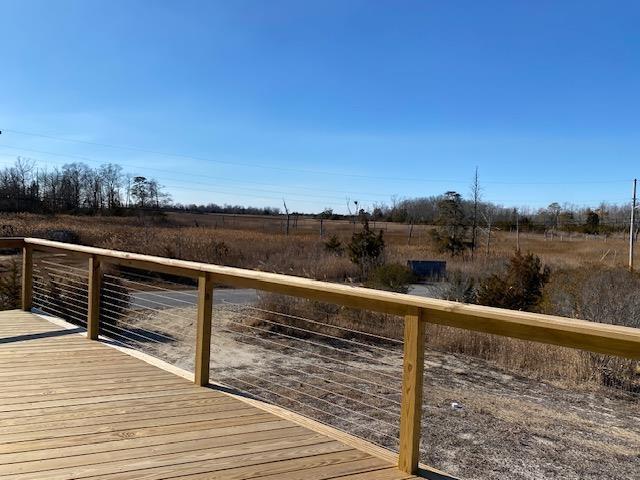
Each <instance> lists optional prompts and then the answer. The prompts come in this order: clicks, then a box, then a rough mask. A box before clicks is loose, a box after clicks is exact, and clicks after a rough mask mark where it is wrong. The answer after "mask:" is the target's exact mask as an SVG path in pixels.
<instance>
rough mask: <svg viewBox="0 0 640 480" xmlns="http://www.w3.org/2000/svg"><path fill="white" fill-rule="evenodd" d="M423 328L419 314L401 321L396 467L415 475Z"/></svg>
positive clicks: (420, 409)
mask: <svg viewBox="0 0 640 480" xmlns="http://www.w3.org/2000/svg"><path fill="white" fill-rule="evenodd" d="M425 325H426V324H425V321H424V318H423V314H419V315H407V316H405V318H404V361H403V374H402V402H401V406H400V454H399V456H398V468H399V469H400V470H401V471H403V472H405V473H409V474H415V473H417V472H418V463H419V461H420V431H421V428H420V420H421V418H422V384H423V375H424V348H425Z"/></svg>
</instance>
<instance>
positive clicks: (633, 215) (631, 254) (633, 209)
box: [629, 178, 638, 272]
mask: <svg viewBox="0 0 640 480" xmlns="http://www.w3.org/2000/svg"><path fill="white" fill-rule="evenodd" d="M637 183H638V179H637V178H634V179H633V198H632V200H631V222H630V223H629V271H631V272H633V224H634V220H635V216H636V187H637Z"/></svg>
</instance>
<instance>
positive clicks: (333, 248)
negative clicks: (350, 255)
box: [324, 235, 344, 255]
mask: <svg viewBox="0 0 640 480" xmlns="http://www.w3.org/2000/svg"><path fill="white" fill-rule="evenodd" d="M324 249H325V250H326V251H327V252H330V253H333V254H335V255H342V253H343V252H344V245H342V242H341V241H340V239H339V238H338V236H337V235H331V237H330V238H329V240H327V241H326V242H324Z"/></svg>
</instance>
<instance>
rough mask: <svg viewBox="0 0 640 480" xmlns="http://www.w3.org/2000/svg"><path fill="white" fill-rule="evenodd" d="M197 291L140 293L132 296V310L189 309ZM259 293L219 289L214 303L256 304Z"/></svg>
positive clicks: (250, 290)
mask: <svg viewBox="0 0 640 480" xmlns="http://www.w3.org/2000/svg"><path fill="white" fill-rule="evenodd" d="M197 299H198V297H197V292H196V291H195V290H176V291H173V292H160V291H152V292H139V293H135V294H133V295H131V307H132V308H156V309H161V308H167V307H189V305H193V306H195V305H196V303H197ZM257 300H258V292H257V291H256V290H253V289H251V288H217V289H215V290H214V292H213V303H225V302H228V303H240V304H245V305H247V304H254V303H256V302H257Z"/></svg>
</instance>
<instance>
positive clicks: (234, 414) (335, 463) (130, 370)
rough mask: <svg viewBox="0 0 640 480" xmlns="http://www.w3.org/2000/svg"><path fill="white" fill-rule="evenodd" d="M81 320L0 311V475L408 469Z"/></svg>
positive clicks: (223, 475)
mask: <svg viewBox="0 0 640 480" xmlns="http://www.w3.org/2000/svg"><path fill="white" fill-rule="evenodd" d="M78 331H79V329H75V330H73V329H71V330H69V329H66V328H64V327H61V326H58V325H55V324H53V323H50V322H48V321H47V320H44V319H42V318H41V317H39V316H36V315H33V314H30V313H26V312H21V311H9V312H0V479H2V480H9V479H46V480H61V479H80V478H90V479H161V478H181V479H191V480H201V479H226V480H228V479H250V478H260V479H263V480H273V479H283V480H286V479H300V480H302V479H305V480H321V479H330V478H331V479H333V478H340V479H344V480H348V479H350V480H364V479H367V480H396V479H407V478H417V477H412V476H410V475H406V474H402V473H401V472H400V471H399V470H397V469H396V468H395V467H394V466H393V465H392V464H391V463H389V461H388V460H387V459H381V458H378V457H375V456H372V455H371V454H370V453H367V452H365V451H363V450H360V449H357V448H354V447H353V446H349V445H348V444H347V443H344V442H342V441H339V440H336V439H335V438H331V437H329V436H327V435H326V434H321V433H318V432H316V431H313V430H311V429H309V428H308V427H306V426H302V425H301V424H299V423H295V422H293V421H291V420H287V419H284V418H283V417H280V416H277V415H275V414H274V413H271V412H268V411H266V410H263V409H260V408H257V407H256V406H254V405H250V404H248V403H245V402H243V401H241V400H239V399H237V398H235V397H233V396H230V395H228V394H226V393H223V392H220V391H216V390H214V389H210V388H204V387H198V386H195V385H194V384H193V383H192V382H190V381H188V380H187V379H185V378H182V377H179V376H177V375H174V374H173V373H170V372H168V371H165V370H163V369H161V368H159V367H157V366H154V365H151V364H149V363H147V362H145V361H143V360H141V359H139V358H135V357H133V356H131V355H128V354H127V353H124V352H122V351H120V350H117V349H115V348H112V347H110V346H108V345H106V344H104V343H100V342H95V341H90V340H87V339H86V338H83V337H82V336H80V335H77V334H76V333H77V332H78Z"/></svg>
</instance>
